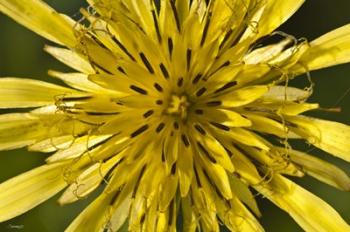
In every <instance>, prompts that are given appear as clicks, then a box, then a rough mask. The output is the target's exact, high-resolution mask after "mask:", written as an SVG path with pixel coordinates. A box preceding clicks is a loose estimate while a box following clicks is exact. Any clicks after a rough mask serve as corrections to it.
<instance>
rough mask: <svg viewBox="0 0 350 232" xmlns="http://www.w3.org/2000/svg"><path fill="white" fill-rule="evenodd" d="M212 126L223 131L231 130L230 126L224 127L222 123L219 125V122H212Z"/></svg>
mask: <svg viewBox="0 0 350 232" xmlns="http://www.w3.org/2000/svg"><path fill="white" fill-rule="evenodd" d="M210 124H211V125H213V126H215V127H217V128H219V129H221V130H224V131H229V130H230V127H228V126H225V125H222V124H220V123H217V122H210Z"/></svg>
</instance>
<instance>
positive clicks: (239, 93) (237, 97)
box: [206, 85, 269, 108]
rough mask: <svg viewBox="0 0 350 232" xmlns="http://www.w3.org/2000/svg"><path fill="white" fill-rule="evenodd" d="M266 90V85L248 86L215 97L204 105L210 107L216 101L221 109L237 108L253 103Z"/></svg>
mask: <svg viewBox="0 0 350 232" xmlns="http://www.w3.org/2000/svg"><path fill="white" fill-rule="evenodd" d="M268 90H269V88H268V87H267V86H266V85H261V86H258V85H256V86H249V87H245V88H241V89H238V90H235V91H231V92H229V93H227V94H224V95H222V96H219V97H217V99H215V98H214V99H212V100H210V101H208V100H207V102H206V104H207V105H208V106H210V105H211V104H212V103H216V100H218V101H219V102H220V103H221V106H222V107H227V108H231V107H238V106H242V105H246V104H249V103H251V102H253V101H255V100H256V99H258V98H260V97H261V96H262V95H264V94H265V93H266V92H267V91H268Z"/></svg>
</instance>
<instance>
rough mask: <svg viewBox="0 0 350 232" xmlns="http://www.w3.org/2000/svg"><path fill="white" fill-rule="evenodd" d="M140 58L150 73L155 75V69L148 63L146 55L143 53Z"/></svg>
mask: <svg viewBox="0 0 350 232" xmlns="http://www.w3.org/2000/svg"><path fill="white" fill-rule="evenodd" d="M140 57H141V60H142V62H143V63H144V65H145V66H146V68H147V69H148V71H149V72H150V73H151V74H153V73H154V69H153V67H152V65H151V63H150V62H149V61H148V59H147V57H146V56H145V54H143V53H142V52H141V53H140Z"/></svg>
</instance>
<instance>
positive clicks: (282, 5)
mask: <svg viewBox="0 0 350 232" xmlns="http://www.w3.org/2000/svg"><path fill="white" fill-rule="evenodd" d="M304 2H305V0H284V1H278V0H267V1H264V2H263V6H262V12H258V13H257V17H256V18H253V20H252V22H254V21H257V26H256V27H257V28H255V27H254V26H251V27H252V28H251V27H249V28H248V30H247V31H246V35H252V36H254V37H255V38H259V37H262V36H265V35H267V34H270V33H271V32H272V31H274V30H275V29H276V28H278V27H279V26H280V25H281V24H283V23H284V22H285V21H286V20H287V19H288V18H289V17H290V16H292V15H293V14H294V13H295V12H296V11H297V10H298V9H299V8H300V6H301V5H302V4H303V3H304ZM259 14H261V15H259ZM243 38H244V37H243Z"/></svg>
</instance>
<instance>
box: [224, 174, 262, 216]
mask: <svg viewBox="0 0 350 232" xmlns="http://www.w3.org/2000/svg"><path fill="white" fill-rule="evenodd" d="M230 182H231V188H232V191H233V192H234V193H235V194H236V196H237V197H238V198H239V199H240V200H241V201H242V202H243V203H245V204H246V205H247V206H248V207H249V208H250V209H251V210H252V211H253V212H254V214H255V215H257V216H259V217H260V216H261V213H260V210H259V208H258V204H257V203H256V200H255V198H254V195H253V194H252V192H251V191H250V190H249V187H248V186H247V185H246V184H244V183H243V182H242V181H241V180H240V179H238V178H237V177H236V176H234V175H231V176H230Z"/></svg>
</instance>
